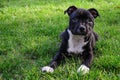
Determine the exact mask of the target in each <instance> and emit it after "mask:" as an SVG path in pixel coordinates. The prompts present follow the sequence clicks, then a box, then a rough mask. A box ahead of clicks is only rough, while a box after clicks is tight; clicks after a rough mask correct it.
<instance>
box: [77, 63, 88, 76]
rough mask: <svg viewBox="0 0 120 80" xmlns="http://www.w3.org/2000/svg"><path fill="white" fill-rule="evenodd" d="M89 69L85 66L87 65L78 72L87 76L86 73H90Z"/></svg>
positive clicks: (82, 66)
mask: <svg viewBox="0 0 120 80" xmlns="http://www.w3.org/2000/svg"><path fill="white" fill-rule="evenodd" d="M89 70H90V69H89V68H88V67H87V66H85V65H81V66H80V67H79V68H78V70H77V72H78V73H79V72H82V74H83V75H84V74H86V73H89Z"/></svg>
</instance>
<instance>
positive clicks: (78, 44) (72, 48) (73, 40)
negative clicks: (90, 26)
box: [67, 29, 87, 54]
mask: <svg viewBox="0 0 120 80" xmlns="http://www.w3.org/2000/svg"><path fill="white" fill-rule="evenodd" d="M68 33H69V40H68V49H67V51H68V52H69V53H74V54H81V53H82V52H83V51H84V50H83V46H84V45H86V44H87V42H84V36H80V35H73V34H72V33H71V31H70V30H69V29H68Z"/></svg>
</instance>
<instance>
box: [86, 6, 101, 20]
mask: <svg viewBox="0 0 120 80" xmlns="http://www.w3.org/2000/svg"><path fill="white" fill-rule="evenodd" d="M88 11H89V12H90V13H91V14H92V15H93V17H94V18H96V17H98V16H100V15H99V13H98V11H97V10H96V9H94V8H90V9H88Z"/></svg>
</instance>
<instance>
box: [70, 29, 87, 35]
mask: <svg viewBox="0 0 120 80" xmlns="http://www.w3.org/2000/svg"><path fill="white" fill-rule="evenodd" d="M71 32H72V34H73V35H86V34H87V32H86V30H83V29H76V30H71Z"/></svg>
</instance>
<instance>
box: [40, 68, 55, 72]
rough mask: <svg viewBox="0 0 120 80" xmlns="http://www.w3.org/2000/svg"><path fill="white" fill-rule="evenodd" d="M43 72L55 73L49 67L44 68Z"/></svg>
mask: <svg viewBox="0 0 120 80" xmlns="http://www.w3.org/2000/svg"><path fill="white" fill-rule="evenodd" d="M42 71H43V72H51V73H52V72H53V71H54V69H53V68H51V67H49V66H45V67H42Z"/></svg>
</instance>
